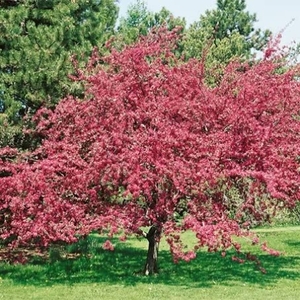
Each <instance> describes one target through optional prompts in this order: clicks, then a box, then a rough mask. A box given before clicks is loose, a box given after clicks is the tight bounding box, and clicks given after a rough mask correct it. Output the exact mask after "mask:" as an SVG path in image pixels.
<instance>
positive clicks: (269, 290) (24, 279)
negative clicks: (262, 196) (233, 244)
mask: <svg viewBox="0 0 300 300" xmlns="http://www.w3.org/2000/svg"><path fill="white" fill-rule="evenodd" d="M257 231H258V232H259V235H260V236H261V238H262V239H264V240H267V241H268V242H269V245H270V246H271V247H274V248H276V249H278V250H280V251H282V252H283V254H282V255H281V256H279V257H273V256H269V255H267V254H266V253H262V252H260V251H258V249H255V248H254V249H253V251H252V252H254V253H256V254H257V256H258V258H259V259H260V261H261V262H262V265H263V267H264V268H265V269H266V270H267V273H266V274H263V273H261V272H260V271H259V270H258V269H257V267H256V266H255V264H253V263H251V262H246V263H244V264H238V263H236V262H233V261H232V260H231V255H232V254H233V252H232V253H229V254H228V255H227V256H226V257H225V258H222V257H221V255H220V254H219V253H207V252H204V251H203V252H199V253H198V255H197V258H196V259H195V260H194V261H192V262H190V263H186V262H180V263H178V264H173V262H172V259H171V256H170V254H169V252H168V248H167V245H166V244H165V243H162V244H161V247H160V253H159V255H160V256H159V262H160V274H159V275H157V276H153V277H145V276H141V275H140V271H141V269H142V268H143V264H144V260H145V257H146V252H147V244H146V241H145V240H138V239H135V238H132V239H130V240H128V241H127V242H126V243H119V242H118V240H117V239H116V240H114V243H115V244H116V249H115V251H114V252H106V251H104V250H102V248H101V244H102V242H103V241H104V240H103V239H102V238H100V237H98V236H95V235H94V236H90V237H89V240H88V243H87V244H85V243H84V242H82V245H81V246H86V247H87V249H86V252H87V253H89V254H88V255H83V256H81V257H78V258H76V259H64V258H59V257H58V256H57V255H55V252H53V253H52V256H51V262H49V261H48V262H47V261H44V260H41V259H38V258H37V259H35V260H34V261H33V262H31V263H30V264H27V265H8V264H4V263H2V264H0V299H9V300H17V299H20V300H21V299H22V300H23V299H26V300H27V299H41V300H49V299H66V300H69V299H74V300H75V299H80V300H81V299H104V300H116V299H118V300H119V299H130V300H134V299H137V300H143V299H160V300H161V299H172V300H173V299H174V300H177V299H178V300H179V299H180V300H181V299H189V300H190V299H203V300H206V299H222V300H224V299H225V300H226V299H241V300H243V299H272V300H274V299H275V300H276V299H278V300H279V299H280V300H282V299H285V300H289V299H291V300H292V299H299V297H300V284H299V283H300V227H285V228H283V227H280V228H267V229H264V228H262V229H258V230H257ZM191 238H192V237H191V236H188V237H187V239H191ZM75 248H76V246H72V247H71V248H69V250H70V251H71V250H76V249H75ZM248 249H252V248H250V247H248V248H247V249H246V251H248Z"/></svg>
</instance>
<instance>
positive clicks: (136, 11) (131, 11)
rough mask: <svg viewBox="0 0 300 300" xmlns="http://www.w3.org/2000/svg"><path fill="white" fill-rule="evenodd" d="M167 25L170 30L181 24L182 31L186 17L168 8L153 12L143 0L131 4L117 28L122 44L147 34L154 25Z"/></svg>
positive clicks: (132, 41) (134, 40)
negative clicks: (173, 13)
mask: <svg viewBox="0 0 300 300" xmlns="http://www.w3.org/2000/svg"><path fill="white" fill-rule="evenodd" d="M162 25H164V26H166V27H167V28H168V29H169V30H172V29H174V28H175V27H176V26H181V27H182V31H183V30H184V28H185V25H186V22H185V19H184V18H180V17H176V18H175V17H174V16H173V15H172V13H171V12H170V11H169V10H167V9H166V8H162V9H161V10H160V11H159V12H155V13H154V12H151V11H149V10H148V8H147V5H146V4H145V2H144V1H142V0H137V1H136V2H135V3H133V4H131V5H130V6H129V8H128V10H127V15H126V17H122V18H120V22H119V26H118V29H117V39H118V41H119V42H120V43H121V44H132V43H134V42H136V41H137V40H138V38H139V37H140V36H141V35H143V36H145V35H147V34H148V33H149V32H150V31H151V29H153V28H154V27H160V26H162Z"/></svg>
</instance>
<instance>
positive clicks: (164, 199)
mask: <svg viewBox="0 0 300 300" xmlns="http://www.w3.org/2000/svg"><path fill="white" fill-rule="evenodd" d="M177 38H178V33H177V32H169V31H168V30H166V29H164V28H162V29H160V30H159V31H157V32H156V33H155V34H154V33H152V34H150V35H149V36H148V37H147V38H145V39H142V40H141V41H140V42H138V43H136V44H135V45H132V46H127V47H125V48H124V49H123V50H122V51H120V52H118V51H112V52H111V54H110V55H108V56H106V57H99V56H98V55H97V53H96V52H95V53H94V55H93V57H92V58H91V61H90V62H89V64H88V67H87V71H88V72H90V73H91V74H92V75H88V74H86V73H85V72H81V71H80V70H78V72H77V76H76V77H74V79H75V80H78V81H82V82H85V83H86V87H87V90H86V101H81V100H78V99H76V98H74V97H68V98H66V99H64V100H63V101H60V102H59V104H58V106H57V107H56V109H55V111H52V110H49V109H45V108H43V109H41V110H39V111H38V113H37V114H36V116H35V120H36V122H38V127H37V129H36V130H37V132H38V133H39V134H43V135H44V137H45V138H44V141H43V143H42V144H41V146H40V147H38V148H37V149H36V150H34V151H32V152H27V153H18V152H17V151H16V150H15V149H10V148H2V149H1V152H0V157H1V160H0V195H1V196H0V200H1V201H0V238H1V244H2V246H3V247H10V249H11V250H13V249H15V250H17V249H18V248H20V247H21V249H22V247H40V248H41V249H43V248H47V247H48V246H49V245H50V244H52V243H55V242H58V241H60V242H61V241H64V242H68V243H71V242H73V241H75V240H76V239H77V238H78V236H84V235H87V234H88V233H90V232H91V231H92V230H98V231H99V232H100V233H102V234H104V233H108V236H109V237H111V236H113V235H114V234H115V233H117V232H118V231H119V230H121V231H122V233H123V236H122V238H124V239H125V237H126V235H128V234H133V233H134V234H141V235H143V236H145V237H146V238H147V239H148V241H149V252H148V259H147V262H146V266H145V273H146V274H151V273H154V272H156V271H157V265H156V259H157V249H158V247H157V243H158V242H159V240H160V238H161V235H162V234H164V235H165V236H166V239H167V242H168V243H169V244H170V250H171V252H172V254H173V257H174V260H175V261H178V260H179V259H184V260H190V259H192V258H194V257H195V255H196V251H197V249H198V248H199V247H207V248H208V250H209V251H217V250H218V249H220V250H222V251H225V250H226V249H228V248H230V247H234V248H235V249H236V250H237V252H238V253H239V252H240V245H239V244H238V243H236V241H235V240H234V239H233V236H240V237H241V236H247V237H249V236H250V237H251V234H250V233H249V231H248V228H249V223H251V222H253V221H256V222H258V223H259V222H262V221H264V220H267V219H268V218H269V217H270V215H272V214H273V213H274V212H276V209H280V208H283V207H289V206H293V205H295V203H297V201H299V199H300V189H299V180H300V173H299V167H300V166H299V149H300V140H299V130H300V121H299V116H298V115H297V112H299V110H300V107H299V105H300V101H299V100H300V99H299V95H300V83H299V81H298V80H297V78H295V76H296V75H297V74H298V73H299V69H296V68H294V69H291V68H290V69H289V71H288V72H285V73H282V74H278V73H277V72H275V70H276V69H277V68H278V64H277V63H276V62H274V61H273V60H272V57H270V56H268V57H266V58H265V59H264V60H262V61H260V62H257V63H255V64H252V65H249V64H248V63H244V64H241V63H237V62H233V63H231V64H229V65H228V67H227V68H226V70H225V71H224V72H225V73H224V76H223V77H222V81H221V82H220V84H219V85H218V86H217V87H215V88H209V87H207V85H206V84H205V82H204V77H203V76H204V73H203V65H202V62H199V61H196V60H190V61H188V62H186V63H182V62H180V63H178V64H176V57H175V56H174V54H173V52H172V51H173V48H174V45H175V44H176V43H177ZM99 61H101V64H97V62H99ZM103 61H104V62H105V64H103V63H102V62H103ZM232 188H234V189H235V194H238V195H240V197H232V191H233V190H232ZM237 200H238V201H237ZM250 225H251V224H250ZM143 226H150V230H149V232H148V233H145V232H143V231H141V228H142V227H143ZM186 230H190V231H193V232H194V234H195V237H196V240H197V242H196V244H195V247H194V248H192V249H190V250H189V251H186V250H185V249H184V247H183V244H182V242H181V238H180V235H181V233H182V232H184V231H186ZM253 242H254V243H257V240H256V239H255V238H253ZM103 246H104V248H106V249H108V250H113V245H112V243H111V242H110V241H107V242H106V243H105V244H104V245H103ZM262 248H263V249H264V250H267V251H270V250H269V249H268V248H267V247H266V246H265V245H263V246H262ZM270 252H271V253H273V254H276V253H275V252H272V251H270ZM18 259H20V257H18Z"/></svg>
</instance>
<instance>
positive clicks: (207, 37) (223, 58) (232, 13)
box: [184, 0, 271, 64]
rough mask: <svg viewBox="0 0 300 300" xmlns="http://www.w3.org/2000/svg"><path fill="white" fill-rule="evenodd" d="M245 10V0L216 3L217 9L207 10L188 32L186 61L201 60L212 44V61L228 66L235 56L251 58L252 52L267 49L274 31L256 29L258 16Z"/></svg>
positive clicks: (220, 0)
mask: <svg viewBox="0 0 300 300" xmlns="http://www.w3.org/2000/svg"><path fill="white" fill-rule="evenodd" d="M246 8H247V6H246V1H245V0H217V7H216V9H213V10H207V11H206V13H205V14H204V15H201V16H200V19H199V21H197V22H194V23H193V24H192V25H191V26H190V28H189V29H188V30H187V32H186V34H185V43H184V49H185V54H186V56H187V58H191V57H194V58H195V57H197V58H200V57H201V56H202V54H203V53H202V52H203V50H205V48H206V47H208V44H211V48H210V50H209V56H210V57H209V60H211V61H212V62H213V63H215V64H220V63H221V64H227V63H228V62H229V61H230V60H231V59H232V58H233V57H244V58H249V56H250V54H251V51H253V50H261V49H262V48H263V47H265V46H266V43H267V40H268V37H269V36H270V34H271V32H270V31H268V30H266V31H262V30H261V29H255V23H256V22H257V17H256V14H251V13H250V12H248V11H247V10H246Z"/></svg>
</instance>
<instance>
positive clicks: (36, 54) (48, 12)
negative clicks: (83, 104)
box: [0, 0, 118, 122]
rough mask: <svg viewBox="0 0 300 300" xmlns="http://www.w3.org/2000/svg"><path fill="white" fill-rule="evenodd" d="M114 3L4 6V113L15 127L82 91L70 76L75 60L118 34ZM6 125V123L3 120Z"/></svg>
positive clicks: (0, 76) (0, 22)
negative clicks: (44, 106)
mask: <svg viewBox="0 0 300 300" xmlns="http://www.w3.org/2000/svg"><path fill="white" fill-rule="evenodd" d="M117 13H118V9H117V6H116V5H115V1H114V0H103V1H98V0H88V1H83V0H76V1H66V0H63V1H56V0H51V1H40V0H38V1H35V0H34V1H33V0H23V1H1V2H0V28H1V36H0V50H1V56H0V90H1V95H0V110H1V112H2V113H5V118H6V119H8V121H9V122H18V121H19V120H20V118H21V117H22V116H24V115H25V114H26V112H28V111H31V112H32V113H33V112H34V111H36V109H38V108H39V107H40V106H41V105H42V104H43V105H47V106H49V107H51V106H52V107H53V106H54V105H55V104H57V102H58V101H59V100H60V99H61V98H63V97H65V96H66V95H67V94H75V95H79V94H80V92H81V87H79V86H78V85H76V84H74V82H73V83H72V81H71V80H69V79H68V77H67V75H68V74H69V73H71V72H72V64H71V61H70V57H71V56H72V55H78V59H79V61H85V60H87V58H88V57H89V56H90V54H91V51H92V49H93V47H95V46H98V47H99V46H101V45H102V44H104V43H105V41H106V40H107V39H108V37H109V36H110V35H111V34H112V33H113V30H114V26H115V24H116V19H117ZM2 119H3V118H2Z"/></svg>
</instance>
